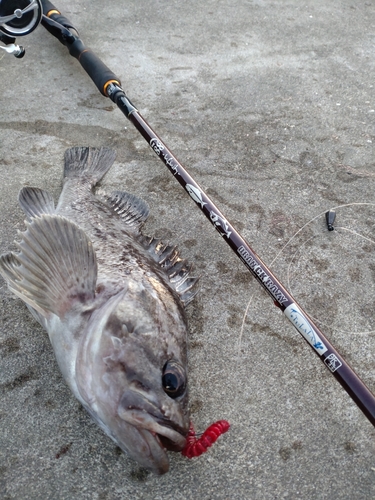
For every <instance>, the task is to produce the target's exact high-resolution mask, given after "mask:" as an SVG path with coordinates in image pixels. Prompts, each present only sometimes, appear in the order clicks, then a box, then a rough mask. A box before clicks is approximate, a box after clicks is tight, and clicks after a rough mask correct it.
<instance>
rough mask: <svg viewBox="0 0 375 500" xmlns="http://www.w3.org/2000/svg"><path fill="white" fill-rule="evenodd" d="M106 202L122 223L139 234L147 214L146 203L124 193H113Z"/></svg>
mask: <svg viewBox="0 0 375 500" xmlns="http://www.w3.org/2000/svg"><path fill="white" fill-rule="evenodd" d="M106 201H107V203H108V204H109V205H110V206H111V208H112V209H113V211H114V212H115V213H116V214H117V215H118V216H119V217H120V218H121V220H122V221H123V222H125V223H126V224H127V225H128V226H129V227H132V228H133V229H134V230H135V232H139V230H140V228H141V227H142V225H143V224H144V223H145V221H146V220H147V217H148V213H149V208H148V205H147V203H146V202H144V201H143V200H141V199H140V198H138V197H137V196H134V194H130V193H127V192H126V191H113V192H112V193H111V194H110V195H109V196H108V197H107V198H106Z"/></svg>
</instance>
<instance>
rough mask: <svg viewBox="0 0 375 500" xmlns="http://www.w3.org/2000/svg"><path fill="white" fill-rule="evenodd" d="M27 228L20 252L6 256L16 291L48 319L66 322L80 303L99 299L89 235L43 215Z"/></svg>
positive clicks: (0, 268) (4, 265) (6, 272)
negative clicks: (69, 311)
mask: <svg viewBox="0 0 375 500" xmlns="http://www.w3.org/2000/svg"><path fill="white" fill-rule="evenodd" d="M26 226H27V229H26V231H25V232H23V233H20V232H19V234H20V235H21V236H22V240H21V242H20V243H17V246H18V248H19V249H20V252H19V253H17V254H15V253H8V254H6V255H2V256H1V257H0V274H2V276H3V277H4V278H5V280H6V281H7V282H8V286H9V288H10V290H11V291H12V292H14V293H15V294H16V295H18V296H19V297H20V298H21V299H22V300H23V301H24V302H26V304H28V305H29V306H31V307H32V308H34V309H35V310H36V311H37V312H38V313H39V314H41V315H42V316H44V317H47V316H49V313H51V312H52V313H54V314H56V315H58V316H59V317H62V316H64V314H65V313H66V311H67V310H69V309H71V307H72V305H73V303H74V302H76V301H79V302H81V303H83V302H87V301H89V300H92V299H94V296H95V286H96V277H97V264H96V257H95V252H94V249H93V247H92V243H91V241H90V240H89V239H88V238H87V236H86V234H85V233H84V231H82V229H80V228H79V227H78V226H77V225H76V224H74V223H73V222H71V221H69V220H68V219H65V218H64V217H60V216H58V215H41V216H40V217H36V218H33V219H32V220H31V222H30V223H27V224H26Z"/></svg>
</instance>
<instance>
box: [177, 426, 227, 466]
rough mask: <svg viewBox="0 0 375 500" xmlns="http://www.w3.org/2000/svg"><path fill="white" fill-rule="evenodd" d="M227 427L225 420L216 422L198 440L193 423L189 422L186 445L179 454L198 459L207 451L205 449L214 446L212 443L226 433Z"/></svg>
mask: <svg viewBox="0 0 375 500" xmlns="http://www.w3.org/2000/svg"><path fill="white" fill-rule="evenodd" d="M229 427H230V424H229V422H227V421H226V420H218V421H217V422H215V423H214V424H211V425H210V426H209V427H207V429H206V430H205V431H204V433H203V434H202V436H201V437H200V438H197V435H196V433H195V430H194V426H193V423H192V422H190V429H189V434H188V435H187V438H186V445H185V448H184V449H183V450H182V452H181V453H182V454H183V455H184V457H187V458H193V457H199V456H200V455H202V454H203V453H205V452H206V451H207V448H209V447H210V446H212V445H213V444H214V442H215V441H216V440H217V438H218V437H219V436H221V434H224V432H227V430H228V429H229Z"/></svg>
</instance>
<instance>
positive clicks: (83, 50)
mask: <svg viewBox="0 0 375 500" xmlns="http://www.w3.org/2000/svg"><path fill="white" fill-rule="evenodd" d="M69 53H70V55H72V56H73V57H75V58H76V59H77V60H78V61H79V62H80V64H81V66H82V68H83V69H84V70H85V71H86V73H87V74H88V75H89V77H90V78H91V80H92V81H93V82H94V83H95V85H96V86H97V88H98V90H99V92H100V93H101V94H103V95H104V96H106V97H107V92H106V88H107V86H108V84H109V83H111V82H116V83H118V85H119V86H121V82H120V80H119V79H118V78H117V76H116V75H115V74H114V73H113V71H111V70H110V69H109V68H108V67H107V66H106V65H105V64H104V62H103V61H102V60H101V59H100V58H99V57H98V56H97V55H96V54H95V53H94V52H93V51H92V50H91V49H89V48H87V47H85V45H84V44H83V42H82V41H81V40H80V39H79V38H78V39H77V40H76V41H75V42H74V43H72V44H71V45H70V46H69Z"/></svg>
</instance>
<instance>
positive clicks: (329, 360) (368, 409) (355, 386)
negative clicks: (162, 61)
mask: <svg viewBox="0 0 375 500" xmlns="http://www.w3.org/2000/svg"><path fill="white" fill-rule="evenodd" d="M3 4H4V1H3V2H1V1H0V30H1V31H2V32H3V35H2V37H0V40H1V41H2V42H3V43H5V44H7V45H12V44H13V45H14V41H15V37H16V36H20V35H24V34H27V33H26V32H30V31H32V30H33V29H35V27H36V26H37V25H38V24H39V22H41V24H42V25H43V26H44V28H46V29H47V31H49V32H50V33H51V34H52V35H53V36H54V37H56V38H57V39H58V40H59V41H60V42H61V43H62V44H63V45H65V46H66V47H67V48H68V50H69V53H70V54H71V55H72V56H73V57H75V58H76V59H77V60H78V61H79V62H80V64H81V66H82V67H83V69H84V70H85V71H86V73H87V74H88V75H89V76H90V78H91V79H92V80H93V82H94V84H95V85H96V87H97V88H98V90H99V91H100V93H101V94H102V95H103V96H105V97H108V98H110V99H111V100H112V101H113V102H114V103H115V104H116V105H117V107H118V108H119V109H120V111H122V113H123V114H124V115H125V116H126V118H128V120H129V121H130V122H131V123H132V124H133V125H134V126H135V128H136V129H137V130H138V131H139V132H140V134H141V135H142V136H143V137H144V139H145V140H146V141H147V143H148V144H149V145H150V147H151V148H152V150H153V151H154V153H155V154H156V155H157V156H158V157H159V158H160V159H161V160H162V161H163V163H164V164H165V165H166V166H167V168H168V169H169V170H170V172H171V173H172V174H173V176H174V177H175V178H176V180H177V181H178V182H179V183H180V184H181V186H182V187H183V188H184V189H185V190H186V191H187V193H188V194H189V195H190V197H191V198H192V199H193V200H194V201H195V203H196V205H197V206H198V207H199V208H200V209H201V211H202V212H203V213H204V215H205V216H206V217H207V218H208V220H209V221H210V222H211V223H212V224H213V226H214V227H215V229H216V230H217V231H218V232H219V234H220V235H221V236H222V238H223V239H224V241H225V242H226V243H227V244H228V245H229V246H230V247H231V248H232V250H233V251H234V252H235V254H236V255H237V257H239V258H240V259H241V261H242V263H243V264H244V265H245V266H246V267H247V269H248V270H249V271H250V272H251V274H252V275H253V276H254V277H255V278H256V280H257V281H258V283H259V284H260V285H261V286H262V287H263V289H264V290H265V291H266V292H267V293H268V294H269V295H270V296H271V298H272V299H273V301H274V303H275V305H276V306H277V307H279V308H280V309H281V311H283V313H284V314H285V316H286V317H287V318H288V319H289V321H290V322H291V323H292V325H293V326H294V327H295V328H296V329H297V330H298V332H299V333H300V334H301V335H302V337H303V338H304V339H305V340H306V342H307V343H308V344H309V345H310V346H311V348H312V349H313V350H314V351H315V352H316V354H317V355H318V356H319V358H320V360H321V361H322V362H323V363H324V364H325V366H326V367H327V368H328V370H329V372H330V373H331V374H332V375H333V376H334V377H335V378H336V380H337V381H338V382H339V383H340V384H341V385H342V387H343V388H344V389H345V391H346V392H347V393H348V394H349V396H350V397H351V398H352V399H353V401H354V402H355V403H356V404H357V406H358V407H359V408H360V409H361V410H362V412H363V413H364V414H365V415H366V417H367V418H368V419H369V421H370V422H371V423H372V425H374V426H375V396H374V394H373V393H372V392H371V391H370V390H369V389H368V387H367V386H366V385H365V384H364V382H363V381H362V380H361V379H360V378H359V377H358V375H357V374H356V373H355V372H354V370H353V369H352V368H351V367H350V366H349V364H348V363H347V362H346V361H345V360H344V358H343V357H342V356H341V355H340V354H339V353H338V351H337V350H336V349H335V348H334V347H333V346H332V344H331V343H330V342H329V341H328V339H327V338H326V337H325V336H324V334H323V332H322V331H321V330H320V329H319V328H318V326H317V325H316V324H315V323H314V322H313V320H312V319H311V318H310V317H309V316H308V314H307V313H306V312H305V311H304V310H303V309H302V307H301V306H299V305H298V303H297V301H296V300H295V299H294V298H293V296H292V295H291V294H290V293H289V292H288V291H287V290H286V288H285V287H284V286H283V285H282V284H281V283H280V281H279V280H278V279H277V278H276V277H275V275H274V274H273V273H272V272H271V271H270V269H268V267H267V266H266V265H265V263H264V262H263V261H262V260H261V259H260V258H259V257H258V255H257V254H256V253H255V252H254V250H252V248H251V247H250V245H249V244H248V243H247V242H246V241H245V240H244V239H243V238H242V236H241V235H240V234H239V233H238V232H237V231H236V229H235V228H234V227H233V226H232V225H231V224H230V223H229V222H228V220H227V219H226V218H225V217H224V215H223V214H222V213H221V212H220V210H219V209H218V208H217V207H216V205H215V204H214V203H213V202H212V200H211V199H210V198H209V197H208V196H207V194H206V193H205V192H204V191H203V189H202V188H201V187H200V186H199V185H198V184H197V183H196V182H195V180H194V179H193V178H192V177H191V175H190V174H189V173H188V172H187V171H186V169H185V168H184V167H183V166H182V165H181V163H180V162H179V161H178V160H177V158H176V157H175V156H174V155H173V153H172V152H171V151H170V150H169V149H168V147H167V146H166V144H165V143H164V142H163V141H162V139H161V138H160V137H159V136H158V135H157V134H156V133H155V132H154V131H153V129H152V128H151V127H150V125H149V124H148V123H147V122H146V120H145V119H144V118H143V117H142V115H141V114H140V113H139V111H138V110H137V108H136V107H135V106H134V105H133V104H132V103H131V101H130V100H129V98H128V97H127V95H126V94H125V92H124V90H123V88H122V87H121V81H120V79H119V78H118V77H117V76H116V75H115V74H114V73H113V72H112V71H111V70H110V69H109V68H108V67H107V66H106V65H105V64H104V63H103V61H102V60H101V59H100V58H99V57H98V56H97V55H96V54H95V53H94V52H93V51H92V50H91V49H89V48H87V47H86V46H85V45H84V43H83V41H82V40H81V39H80V37H79V34H78V31H77V30H76V28H75V27H74V26H73V24H72V23H71V22H70V21H69V20H68V19H67V18H66V17H65V16H64V15H62V14H61V12H60V11H59V10H58V9H57V8H56V7H55V6H54V5H53V4H52V3H51V2H50V1H49V0H14V1H11V0H7V7H8V9H5V10H7V12H5V11H4V9H3ZM11 4H12V5H11ZM4 19H5V20H4ZM23 24H24V25H25V26H23ZM24 32H25V33H24ZM4 37H5V39H4ZM15 47H16V48H17V47H18V46H16V45H15ZM2 48H4V47H2ZM12 50H14V52H13V53H14V55H16V57H20V55H19V54H18V55H17V50H18V49H12ZM23 50H24V49H23Z"/></svg>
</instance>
